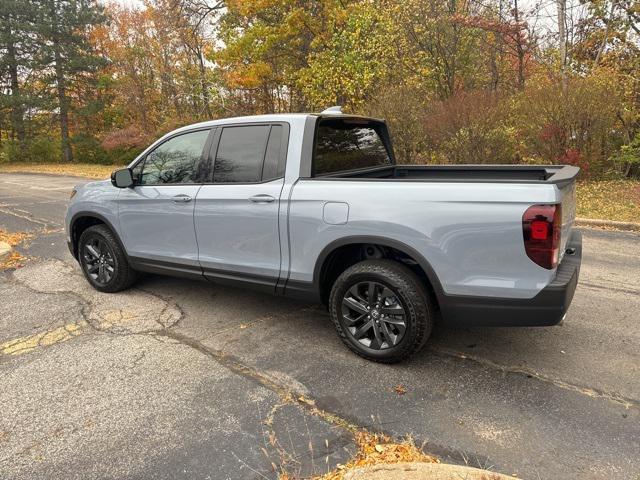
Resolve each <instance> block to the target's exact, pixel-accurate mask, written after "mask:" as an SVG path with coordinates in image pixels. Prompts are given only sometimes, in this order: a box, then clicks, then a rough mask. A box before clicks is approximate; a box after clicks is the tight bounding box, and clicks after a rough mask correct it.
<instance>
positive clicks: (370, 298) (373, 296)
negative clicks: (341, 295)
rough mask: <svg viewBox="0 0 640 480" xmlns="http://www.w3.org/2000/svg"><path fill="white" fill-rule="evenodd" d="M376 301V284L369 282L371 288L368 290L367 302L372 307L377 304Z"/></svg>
mask: <svg viewBox="0 0 640 480" xmlns="http://www.w3.org/2000/svg"><path fill="white" fill-rule="evenodd" d="M376 300H377V298H376V284H375V283H374V282H369V286H368V288H367V301H368V302H369V305H370V306H371V305H373V304H374V303H376Z"/></svg>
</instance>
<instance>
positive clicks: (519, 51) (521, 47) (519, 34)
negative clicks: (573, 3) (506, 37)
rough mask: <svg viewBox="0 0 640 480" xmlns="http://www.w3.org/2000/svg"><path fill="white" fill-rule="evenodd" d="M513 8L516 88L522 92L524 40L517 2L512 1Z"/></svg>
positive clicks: (515, 0)
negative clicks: (516, 72) (516, 63)
mask: <svg viewBox="0 0 640 480" xmlns="http://www.w3.org/2000/svg"><path fill="white" fill-rule="evenodd" d="M560 1H563V0H560ZM513 6H514V9H513V12H514V13H513V15H514V20H515V21H516V28H517V29H518V31H517V33H516V38H517V42H516V52H517V56H518V88H519V89H520V90H524V82H525V78H524V58H525V54H526V51H525V48H524V45H523V42H524V38H523V36H522V27H521V25H520V12H519V11H518V0H514V2H513Z"/></svg>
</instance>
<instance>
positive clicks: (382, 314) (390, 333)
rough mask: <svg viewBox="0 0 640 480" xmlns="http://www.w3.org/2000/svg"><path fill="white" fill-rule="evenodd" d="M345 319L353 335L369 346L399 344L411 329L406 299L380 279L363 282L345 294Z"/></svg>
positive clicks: (373, 347)
mask: <svg viewBox="0 0 640 480" xmlns="http://www.w3.org/2000/svg"><path fill="white" fill-rule="evenodd" d="M342 320H343V323H344V325H345V326H346V327H347V331H348V332H349V335H351V336H352V337H353V338H354V340H356V341H357V342H359V343H361V344H362V345H364V346H365V347H368V348H371V349H373V350H384V349H387V348H391V347H393V346H395V345H397V344H398V343H399V342H400V341H401V340H402V338H403V337H404V334H405V331H406V329H407V323H406V313H405V309H404V307H403V306H402V302H401V301H400V299H399V298H398V297H397V295H396V294H395V293H393V291H392V290H391V289H390V288H389V287H387V286H386V285H384V284H382V283H380V282H374V281H367V282H359V283H356V284H355V285H353V286H352V287H351V288H350V289H349V290H347V291H346V292H345V294H344V296H343V298H342Z"/></svg>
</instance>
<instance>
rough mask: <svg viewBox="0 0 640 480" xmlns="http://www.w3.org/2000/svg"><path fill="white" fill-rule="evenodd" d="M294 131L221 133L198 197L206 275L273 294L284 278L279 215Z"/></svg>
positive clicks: (260, 128)
mask: <svg viewBox="0 0 640 480" xmlns="http://www.w3.org/2000/svg"><path fill="white" fill-rule="evenodd" d="M288 136H289V126H288V124H285V123H276V124H273V123H269V124H249V125H246V124H245V125H229V126H226V125H225V126H224V127H220V128H218V130H217V131H216V134H215V136H214V141H213V144H212V147H211V154H210V159H211V162H212V164H213V168H212V169H211V170H212V172H211V176H210V183H208V184H205V185H203V186H202V188H201V189H200V191H199V192H198V197H197V201H196V207H195V228H196V236H197V240H198V251H199V256H198V259H199V261H200V265H201V266H202V268H203V271H204V274H205V276H207V277H208V278H210V279H212V280H217V281H220V282H223V283H235V282H238V281H242V282H250V283H253V284H254V285H255V286H258V287H263V288H264V289H265V290H269V291H270V290H272V289H273V288H274V287H275V285H276V282H277V280H278V277H279V275H280V261H281V253H280V237H279V233H278V210H279V204H280V193H281V191H282V187H283V185H284V167H285V162H286V151H287V142H288Z"/></svg>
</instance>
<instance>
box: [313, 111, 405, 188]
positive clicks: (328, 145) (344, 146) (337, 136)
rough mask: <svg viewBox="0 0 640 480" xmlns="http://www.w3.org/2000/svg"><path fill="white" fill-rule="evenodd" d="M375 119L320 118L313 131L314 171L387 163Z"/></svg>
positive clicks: (389, 158)
mask: <svg viewBox="0 0 640 480" xmlns="http://www.w3.org/2000/svg"><path fill="white" fill-rule="evenodd" d="M383 128H384V125H383V124H381V123H379V122H370V121H366V120H365V121H360V120H347V119H323V120H321V121H320V125H319V126H318V131H317V134H316V144H315V153H314V174H315V175H323V174H327V173H332V172H337V171H340V170H354V169H357V168H366V167H379V166H383V165H391V164H392V163H393V162H392V159H391V156H390V155H389V152H388V150H387V147H386V146H385V144H384V142H383V140H382V134H383Z"/></svg>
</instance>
